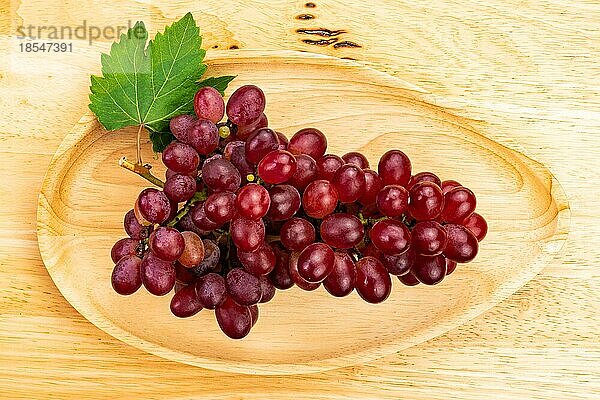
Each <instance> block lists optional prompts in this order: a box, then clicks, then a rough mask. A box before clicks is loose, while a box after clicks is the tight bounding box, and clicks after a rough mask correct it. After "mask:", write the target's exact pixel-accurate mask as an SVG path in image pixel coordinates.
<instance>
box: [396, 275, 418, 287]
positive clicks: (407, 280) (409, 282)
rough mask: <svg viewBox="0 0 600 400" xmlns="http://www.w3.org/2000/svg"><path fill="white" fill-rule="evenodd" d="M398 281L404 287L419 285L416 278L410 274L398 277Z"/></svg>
mask: <svg viewBox="0 0 600 400" xmlns="http://www.w3.org/2000/svg"><path fill="white" fill-rule="evenodd" d="M398 280H399V281H400V282H402V283H403V284H404V285H406V286H416V285H418V284H419V283H420V282H419V280H418V279H417V277H416V276H414V275H413V274H412V272H409V273H407V274H404V275H398Z"/></svg>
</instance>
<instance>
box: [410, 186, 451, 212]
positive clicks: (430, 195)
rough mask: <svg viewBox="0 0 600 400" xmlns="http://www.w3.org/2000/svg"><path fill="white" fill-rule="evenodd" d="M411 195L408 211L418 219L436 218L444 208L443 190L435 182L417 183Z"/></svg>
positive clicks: (411, 190)
mask: <svg viewBox="0 0 600 400" xmlns="http://www.w3.org/2000/svg"><path fill="white" fill-rule="evenodd" d="M409 195H410V201H409V204H408V211H410V214H411V215H412V216H413V218H415V219H416V220H417V221H425V220H430V219H436V218H437V217H438V216H439V215H440V213H441V212H442V210H443V209H444V195H443V194H442V190H441V189H440V188H439V186H438V185H436V184H435V183H433V182H427V181H423V182H420V183H417V184H416V185H414V186H413V187H412V188H411V189H410V191H409Z"/></svg>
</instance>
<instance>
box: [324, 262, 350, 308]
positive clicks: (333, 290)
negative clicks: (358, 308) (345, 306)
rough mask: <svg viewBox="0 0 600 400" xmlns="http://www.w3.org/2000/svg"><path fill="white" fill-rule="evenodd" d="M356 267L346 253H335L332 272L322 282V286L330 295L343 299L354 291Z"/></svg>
mask: <svg viewBox="0 0 600 400" xmlns="http://www.w3.org/2000/svg"><path fill="white" fill-rule="evenodd" d="M355 284H356V266H355V265H354V261H352V257H350V255H348V253H345V252H340V251H336V252H335V261H334V263H333V270H332V271H331V273H330V274H329V275H327V278H325V280H324V281H323V286H324V287H325V290H327V291H328V292H329V293H330V294H331V295H333V296H335V297H344V296H347V295H348V294H350V293H351V292H352V291H353V290H354V286H355Z"/></svg>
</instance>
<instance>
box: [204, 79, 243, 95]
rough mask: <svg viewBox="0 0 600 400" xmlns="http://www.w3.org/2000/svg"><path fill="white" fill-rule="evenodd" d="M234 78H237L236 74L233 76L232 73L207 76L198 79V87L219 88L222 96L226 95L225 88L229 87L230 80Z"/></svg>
mask: <svg viewBox="0 0 600 400" xmlns="http://www.w3.org/2000/svg"><path fill="white" fill-rule="evenodd" d="M234 78H235V75H234V76H231V75H226V76H214V77H210V78H206V79H204V80H201V81H198V87H206V86H211V87H213V88H215V89H217V90H218V91H219V93H221V96H225V90H226V89H227V86H228V85H229V82H231V81H232V80H233V79H234Z"/></svg>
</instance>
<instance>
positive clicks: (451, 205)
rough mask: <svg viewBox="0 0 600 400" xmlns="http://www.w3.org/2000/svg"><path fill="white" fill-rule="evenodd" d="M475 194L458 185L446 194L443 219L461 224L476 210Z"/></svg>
mask: <svg viewBox="0 0 600 400" xmlns="http://www.w3.org/2000/svg"><path fill="white" fill-rule="evenodd" d="M475 205H476V200H475V195H474V194H473V192H472V191H470V190H469V189H467V188H466V187H456V188H454V189H452V190H449V191H448V192H447V193H446V194H445V195H444V209H443V210H442V220H443V221H444V222H449V223H453V224H460V223H461V222H463V221H464V220H465V219H466V218H468V217H469V216H470V215H471V214H473V211H475Z"/></svg>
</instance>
